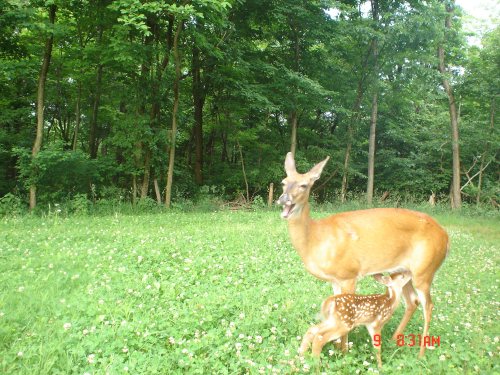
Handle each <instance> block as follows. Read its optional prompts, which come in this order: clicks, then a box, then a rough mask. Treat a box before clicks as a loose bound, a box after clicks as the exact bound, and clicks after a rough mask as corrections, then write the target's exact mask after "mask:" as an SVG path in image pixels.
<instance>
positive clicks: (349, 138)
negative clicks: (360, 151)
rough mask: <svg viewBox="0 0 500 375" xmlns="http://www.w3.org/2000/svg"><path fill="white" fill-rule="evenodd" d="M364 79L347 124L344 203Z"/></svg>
mask: <svg viewBox="0 0 500 375" xmlns="http://www.w3.org/2000/svg"><path fill="white" fill-rule="evenodd" d="M363 80H364V79H363V78H360V80H359V81H358V89H357V94H356V101H355V102H354V105H353V112H352V114H351V118H350V120H349V123H348V124H347V145H346V149H345V156H344V173H343V175H342V188H341V191H340V200H341V201H342V203H344V202H345V201H346V199H347V185H348V178H349V164H350V162H351V148H352V140H353V126H354V124H355V123H356V122H357V121H358V120H359V118H360V108H361V100H362V99H363Z"/></svg>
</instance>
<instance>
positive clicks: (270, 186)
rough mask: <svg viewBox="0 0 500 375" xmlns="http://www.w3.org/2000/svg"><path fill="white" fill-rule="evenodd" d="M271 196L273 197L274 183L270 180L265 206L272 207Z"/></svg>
mask: <svg viewBox="0 0 500 375" xmlns="http://www.w3.org/2000/svg"><path fill="white" fill-rule="evenodd" d="M273 197H274V184H273V183H272V182H271V184H270V185H269V195H268V197H267V206H268V207H272V205H273Z"/></svg>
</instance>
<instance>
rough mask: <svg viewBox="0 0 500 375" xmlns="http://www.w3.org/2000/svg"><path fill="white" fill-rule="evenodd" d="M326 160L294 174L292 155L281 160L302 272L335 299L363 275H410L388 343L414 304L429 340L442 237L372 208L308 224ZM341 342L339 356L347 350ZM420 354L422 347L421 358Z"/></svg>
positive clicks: (416, 217) (432, 227)
mask: <svg viewBox="0 0 500 375" xmlns="http://www.w3.org/2000/svg"><path fill="white" fill-rule="evenodd" d="M328 159H329V158H328V157H327V158H326V159H325V160H323V161H322V162H320V163H318V164H317V165H315V166H314V167H313V168H312V169H311V170H310V171H309V172H307V173H305V174H300V173H298V172H297V170H296V169H295V161H294V158H293V155H292V153H288V154H287V156H286V159H285V171H286V175H287V177H286V178H285V179H284V180H283V194H282V195H281V196H280V198H279V199H278V204H280V205H283V211H282V213H281V217H282V218H284V219H286V220H287V221H288V231H289V234H290V237H291V240H292V244H293V246H294V247H295V249H296V250H297V252H298V253H299V255H300V257H301V258H302V261H303V262H304V265H305V267H306V269H307V270H308V271H309V272H310V273H312V274H313V275H314V276H316V277H318V278H319V279H322V280H325V281H329V282H332V284H333V289H334V294H339V293H354V292H355V290H356V281H357V280H358V279H359V278H361V277H363V276H366V275H374V274H379V273H384V272H388V273H395V272H406V271H408V272H410V274H411V278H412V282H409V283H407V284H406V285H405V286H404V287H403V299H404V301H405V304H406V311H405V314H404V316H403V319H402V320H401V323H400V324H399V326H398V328H397V329H396V332H395V333H394V336H393V338H396V337H397V335H399V334H401V333H402V332H403V331H404V328H405V327H406V324H407V323H408V321H409V320H410V318H411V317H412V315H413V313H414V312H415V310H416V308H417V305H418V303H419V302H420V303H421V304H422V308H423V313H424V328H423V337H425V336H428V334H429V324H430V321H431V313H432V308H433V304H432V299H431V293H430V288H431V283H432V280H433V278H434V274H435V273H436V271H437V270H438V268H439V266H440V265H441V264H442V263H443V261H444V259H445V257H446V254H447V252H448V247H449V243H448V235H447V233H446V231H445V230H444V229H443V228H441V226H440V225H439V224H438V223H437V222H436V221H435V220H434V219H432V218H431V217H430V216H428V215H426V214H423V213H420V212H416V211H410V210H405V209H399V208H374V209H368V210H359V211H351V212H343V213H339V214H336V215H332V216H330V217H327V218H324V219H321V220H313V219H311V217H310V215H309V211H310V208H309V194H310V192H311V187H312V186H313V184H314V182H315V181H316V180H318V179H319V177H320V175H321V172H322V171H323V168H324V166H325V164H326V162H327V161H328ZM346 341H347V340H346V337H345V336H344V337H343V340H342V343H343V350H344V351H345V350H346V348H347V342H346ZM424 353H425V344H424V341H422V345H421V347H420V353H419V355H420V356H423V355H424Z"/></svg>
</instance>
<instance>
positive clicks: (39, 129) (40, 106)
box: [30, 4, 57, 210]
mask: <svg viewBox="0 0 500 375" xmlns="http://www.w3.org/2000/svg"><path fill="white" fill-rule="evenodd" d="M56 10H57V6H56V5H54V4H52V5H51V6H50V7H49V22H50V23H51V24H52V25H54V23H55V20H56ZM53 43H54V34H53V33H52V32H51V33H50V35H49V36H48V38H47V40H46V41H45V50H44V53H43V62H42V67H41V69H40V76H39V77H38V90H37V98H36V137H35V143H34V144H33V149H32V157H33V159H34V158H35V157H36V156H37V155H38V152H39V151H40V148H41V147H42V139H43V112H44V103H45V82H46V81H47V73H48V71H49V66H50V59H51V57H52V45H53ZM35 207H36V184H35V183H33V184H32V185H31V186H30V210H33V209H34V208H35Z"/></svg>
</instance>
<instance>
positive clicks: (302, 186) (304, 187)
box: [299, 184, 309, 190]
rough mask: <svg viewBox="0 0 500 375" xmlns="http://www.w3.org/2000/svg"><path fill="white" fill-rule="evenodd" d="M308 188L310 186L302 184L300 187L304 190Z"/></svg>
mask: <svg viewBox="0 0 500 375" xmlns="http://www.w3.org/2000/svg"><path fill="white" fill-rule="evenodd" d="M308 186H309V185H308V184H301V185H299V187H300V188H301V189H302V190H305V189H307V187H308Z"/></svg>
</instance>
